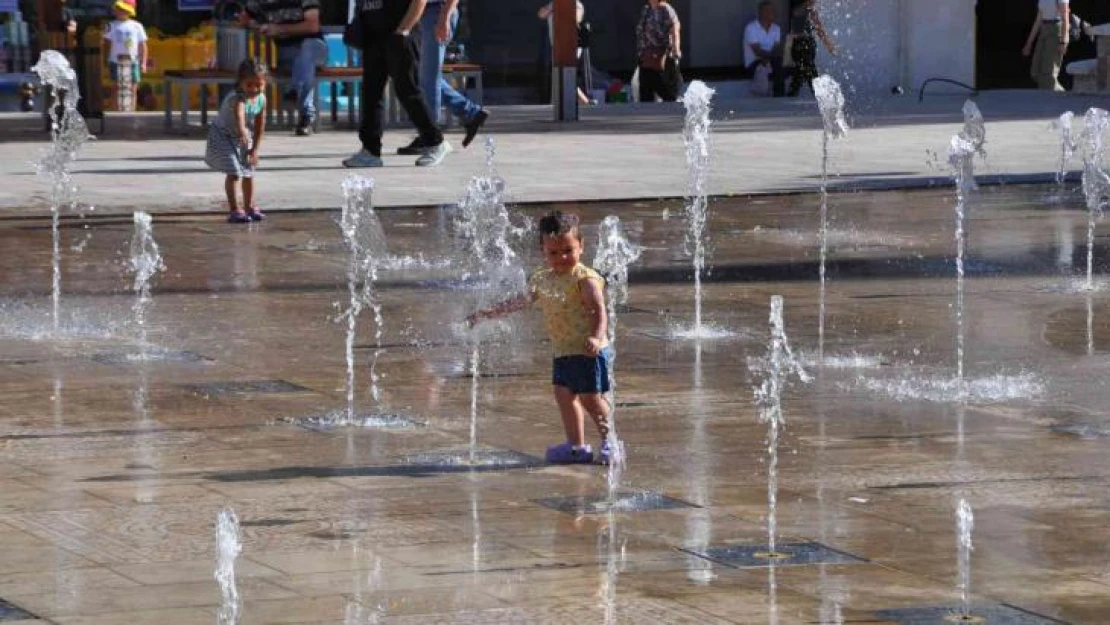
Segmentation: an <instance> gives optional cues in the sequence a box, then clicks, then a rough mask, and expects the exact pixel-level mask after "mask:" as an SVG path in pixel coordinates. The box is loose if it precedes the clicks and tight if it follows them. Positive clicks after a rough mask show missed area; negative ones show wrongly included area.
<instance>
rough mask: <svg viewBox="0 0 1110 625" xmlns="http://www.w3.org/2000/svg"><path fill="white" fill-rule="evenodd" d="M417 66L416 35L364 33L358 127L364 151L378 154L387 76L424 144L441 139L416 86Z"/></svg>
mask: <svg viewBox="0 0 1110 625" xmlns="http://www.w3.org/2000/svg"><path fill="white" fill-rule="evenodd" d="M419 67H420V51H419V47H418V46H417V41H416V37H414V36H412V35H411V34H410V35H408V36H402V35H396V34H392V33H390V34H388V35H384V34H382V35H379V34H369V33H368V36H367V41H365V42H364V44H363V48H362V124H361V125H360V126H359V129H358V138H359V140H360V141H361V142H362V147H363V149H365V150H366V151H367V152H370V153H371V154H373V155H375V156H381V154H382V133H383V132H384V131H385V125H384V121H383V120H384V115H385V101H384V100H385V85H386V81H387V80H392V81H393V90H394V91H395V92H396V93H397V99H398V100H399V101H400V103H401V107H402V108H404V109H405V113H407V114H408V116H409V119H410V120H412V123H413V125H414V126H416V130H417V131H418V132H419V133H420V138H421V139H422V140H423V142H424V145H439V144H440V143H442V142H443V133H441V132H440V131H439V128H438V127H437V126H436V125H435V124H434V123H433V122H432V116H431V114H429V113H428V104H427V103H426V102H425V101H424V94H423V92H421V90H420V80H419V76H418V75H417V68H419Z"/></svg>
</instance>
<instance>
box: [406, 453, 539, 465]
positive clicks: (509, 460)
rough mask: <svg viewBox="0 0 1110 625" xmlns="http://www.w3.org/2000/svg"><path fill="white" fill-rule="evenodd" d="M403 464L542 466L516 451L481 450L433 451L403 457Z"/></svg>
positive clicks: (530, 457) (534, 458) (537, 460)
mask: <svg viewBox="0 0 1110 625" xmlns="http://www.w3.org/2000/svg"><path fill="white" fill-rule="evenodd" d="M402 461H403V462H404V463H405V464H409V465H414V466H419V467H425V468H428V469H434V468H436V467H453V468H464V469H466V468H484V469H496V468H502V469H517V468H527V467H539V466H543V463H542V462H540V460H539V458H536V457H534V456H529V455H528V454H522V453H520V452H518V451H512V450H500V449H482V450H477V451H475V452H474V454H473V456H471V454H470V450H468V449H460V450H457V451H433V452H428V453H420V454H412V455H410V456H405V457H404V458H403V459H402Z"/></svg>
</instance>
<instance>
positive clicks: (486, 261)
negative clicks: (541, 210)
mask: <svg viewBox="0 0 1110 625" xmlns="http://www.w3.org/2000/svg"><path fill="white" fill-rule="evenodd" d="M494 156H495V149H494V142H493V139H492V137H487V138H486V169H487V175H485V176H475V177H473V178H471V179H470V182H469V183H467V186H466V190H465V192H464V194H463V198H462V199H461V200H460V201H459V203H458V206H457V208H456V211H455V216H454V220H453V225H454V236H455V241H456V244H457V245H458V246H459V247H460V248H461V249H462V252H463V254H464V255H465V256H466V257H467V259H468V263H467V265H468V268H467V269H466V271H465V273H464V274H463V276H462V278H463V280H468V279H476V280H477V284H478V285H480V288H478V289H476V290H475V292H474V297H475V299H476V300H477V301H476V302H474V304H473V309H475V310H477V309H481V308H485V307H487V306H489V305H491V304H492V303H493V302H494V301H495V300H499V299H501V298H503V297H504V295H505V293H519V292H522V291H523V290H524V283H525V281H524V271H523V269H521V267H520V254H519V253H518V252H517V249H516V246H517V245H519V244H520V243H521V242H522V241H523V240H524V239H525V238H526V237H527V235H528V233H529V232H530V228H529V224H528V223H527V222H523V223H514V220H513V215H512V214H511V213H510V212H509V208H508V206H507V205H506V203H505V196H506V184H505V181H504V180H503V179H502V178H501V177H500V176H498V175H497V173H496V170H495V168H494ZM504 327H506V324H481V325H480V326H479V327H477V328H473V329H471V330H470V331H469V332H467V333H466V334H465V338H466V340H467V342H468V343H469V345H470V354H469V358H468V360H469V362H470V367H469V370H470V461H471V463H472V464H473V463H475V462H476V457H477V448H478V394H479V388H478V387H479V383H478V380H479V378H480V375H481V371H480V368H479V364H480V357H481V350H482V342H483V340H485V339H486V338H488V337H489V336H491V335H493V334H497V333H500V331H501V330H502V329H503V328H504Z"/></svg>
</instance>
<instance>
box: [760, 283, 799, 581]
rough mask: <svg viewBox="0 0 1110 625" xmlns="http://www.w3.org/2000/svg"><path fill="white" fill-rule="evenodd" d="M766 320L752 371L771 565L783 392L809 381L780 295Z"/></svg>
mask: <svg viewBox="0 0 1110 625" xmlns="http://www.w3.org/2000/svg"><path fill="white" fill-rule="evenodd" d="M769 319H770V324H771V344H770V346H769V347H768V350H767V355H766V356H765V357H764V358H763V359H761V360H759V361H757V362H755V363H754V368H755V369H756V370H757V371H758V372H759V373H761V374H763V381H762V382H761V383H760V385H759V386H758V387H756V389H755V403H756V406H758V407H759V420H760V421H761V422H763V423H766V424H767V454H768V463H767V556H768V558H770V559H772V561H773V560H774V559H775V558H777V557H778V555H779V554H777V552H776V551H775V539H776V535H777V533H778V517H777V503H778V479H779V475H778V466H779V449H778V447H779V431H780V430H781V429H782V428H783V427H784V426H785V425H786V421H785V420H784V419H783V414H782V392H783V389H784V388H785V387H786V385H787V383H788V382H789V380H790V377H791V376H792V375H793V376H797V378H798V379H799V380H801V381H802V382H809V381H811V379H812V378H811V377H810V376H809V374H808V373H806V371H805V369H804V368H803V367H802V364H801V362H799V360H798V358H797V357H795V356H794V352H793V350H791V349H790V341H789V339H788V338H787V336H786V327H785V322H784V320H783V312H782V296H781V295H773V296H771V314H770V318H769Z"/></svg>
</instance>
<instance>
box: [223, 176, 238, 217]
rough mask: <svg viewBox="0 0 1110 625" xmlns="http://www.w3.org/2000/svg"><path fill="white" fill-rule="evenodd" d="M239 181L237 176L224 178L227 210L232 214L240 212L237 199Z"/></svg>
mask: <svg viewBox="0 0 1110 625" xmlns="http://www.w3.org/2000/svg"><path fill="white" fill-rule="evenodd" d="M238 181H239V179H238V178H236V177H235V176H228V177H226V178H224V192H225V193H227V210H228V211H229V212H232V213H238V212H239V200H238V198H236V197H235V195H236V194H235V183H236V182H238Z"/></svg>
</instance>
